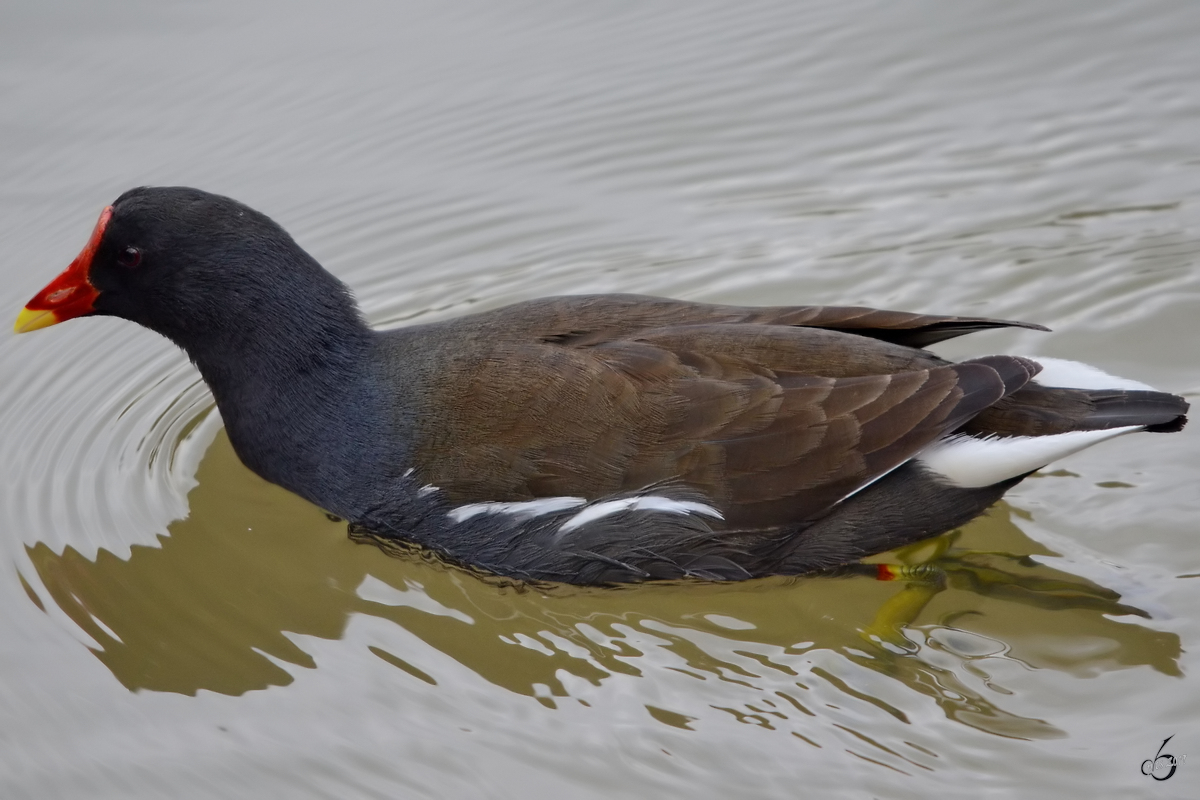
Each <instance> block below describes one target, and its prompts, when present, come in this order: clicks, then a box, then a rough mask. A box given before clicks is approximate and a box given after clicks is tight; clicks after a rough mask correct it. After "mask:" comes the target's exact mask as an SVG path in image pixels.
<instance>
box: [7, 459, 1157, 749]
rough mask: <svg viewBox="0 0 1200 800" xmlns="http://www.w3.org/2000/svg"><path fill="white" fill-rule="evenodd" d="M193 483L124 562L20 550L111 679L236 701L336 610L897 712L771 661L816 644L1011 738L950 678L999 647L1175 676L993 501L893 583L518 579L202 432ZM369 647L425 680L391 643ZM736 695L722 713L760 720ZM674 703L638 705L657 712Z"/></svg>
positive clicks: (1117, 612)
mask: <svg viewBox="0 0 1200 800" xmlns="http://www.w3.org/2000/svg"><path fill="white" fill-rule="evenodd" d="M198 479H199V486H198V487H197V488H196V489H195V490H194V491H193V492H192V494H191V497H190V501H191V509H192V513H191V516H190V518H189V519H187V520H183V521H180V522H177V523H175V524H173V525H172V526H171V534H170V536H166V537H163V538H162V540H161V546H160V547H157V548H154V547H135V548H133V551H132V554H131V556H130V558H129V559H128V560H121V559H118V558H116V557H115V556H113V555H111V554H109V553H107V552H105V551H101V552H100V554H99V556H98V557H97V559H96V560H95V561H89V560H87V559H85V558H83V557H81V556H80V555H79V554H78V553H77V552H75V551H73V550H70V549H68V550H67V551H66V552H65V553H63V554H62V555H58V554H55V553H53V552H52V551H51V550H50V549H49V548H47V547H46V546H44V545H37V546H34V547H32V548H30V549H29V554H30V557H31V559H32V561H33V563H34V565H35V567H36V569H37V572H38V575H39V576H40V578H41V581H42V583H43V584H44V586H45V587H46V589H47V591H48V592H49V594H50V596H51V597H53V599H54V601H55V602H57V603H58V604H59V605H60V606H61V607H62V609H63V610H64V611H65V612H66V613H67V614H68V615H69V616H70V617H71V618H72V619H73V620H74V621H75V622H76V623H77V624H78V625H79V626H80V627H81V628H83V629H84V630H85V631H87V633H88V634H89V635H91V636H92V637H93V638H94V639H95V640H96V642H98V643H99V644H100V649H98V650H97V651H96V656H97V657H98V658H99V659H100V660H101V661H102V662H103V663H104V664H105V665H106V666H107V667H108V668H109V669H110V670H112V672H113V674H114V675H115V676H116V677H117V679H118V680H119V681H120V682H121V683H122V684H124V685H125V686H126V687H128V688H129V689H133V690H138V689H149V690H155V691H169V692H180V693H184V694H194V693H195V692H197V691H199V690H201V689H206V690H210V691H214V692H220V693H224V694H231V695H236V694H241V693H244V692H248V691H250V690H253V689H262V688H265V687H267V686H271V685H284V684H287V683H289V682H290V681H291V680H292V677H291V675H289V673H288V671H287V670H285V669H284V668H283V667H281V666H279V664H280V663H286V664H292V665H296V666H297V667H307V668H313V667H315V664H314V662H313V660H312V658H311V657H310V656H309V655H308V654H306V653H305V652H304V651H303V650H302V649H301V648H300V647H299V646H297V644H295V643H294V642H293V640H292V639H291V638H289V635H288V634H301V635H309V636H316V637H321V638H325V639H337V638H339V637H341V636H342V635H343V633H344V631H345V630H346V626H347V624H348V621H349V620H350V619H351V618H352V616H353V615H356V614H365V615H372V616H375V617H380V618H384V619H387V620H391V621H392V622H394V623H396V624H397V625H400V626H402V627H403V628H405V629H406V630H408V631H410V632H411V633H413V634H415V635H416V636H418V637H419V638H420V639H422V640H423V641H424V642H426V643H428V644H429V645H431V646H432V647H434V648H437V650H439V651H441V652H442V653H445V654H448V655H450V656H452V657H453V658H454V659H456V660H457V661H458V662H460V663H461V664H463V665H465V666H467V667H468V668H470V669H471V670H473V671H474V672H475V673H477V674H478V675H480V676H482V677H483V678H485V679H487V680H488V681H490V682H492V683H493V684H496V685H498V686H501V687H504V688H506V689H509V690H511V691H514V692H519V693H522V694H535V686H536V685H539V684H540V685H544V686H549V687H551V694H553V695H558V696H563V695H565V694H566V693H567V689H566V688H565V687H564V685H563V682H562V681H561V680H559V678H558V677H556V676H557V675H558V674H559V673H558V671H559V670H565V671H566V672H567V673H569V674H571V675H575V676H578V677H581V678H583V679H585V680H587V681H589V682H590V683H592V684H598V683H601V682H603V681H604V679H605V678H606V677H607V676H609V675H611V674H615V673H625V674H632V675H641V674H644V673H650V672H652V671H653V670H656V669H664V668H665V667H663V666H661V663H662V662H661V660H655V659H650V658H644V656H646V655H647V653H648V650H649V648H651V647H654V648H662V649H665V650H667V651H670V652H671V654H672V658H673V663H676V664H680V666H679V667H670V668H671V669H679V670H682V671H685V672H687V673H688V674H692V675H693V676H694V677H697V678H700V679H703V680H724V681H735V682H736V681H738V680H747V679H749V680H751V681H752V679H753V678H754V677H755V670H758V671H759V673H760V674H767V673H768V672H769V673H770V674H772V675H776V676H777V675H779V674H780V673H781V672H783V673H788V674H791V675H795V676H796V677H797V680H796V681H795V683H794V685H795V687H796V692H794V693H786V692H784V693H779V692H776V693H775V694H783V695H784V697H783V699H784V700H785V701H787V703H788V704H789V706H790V707H787V708H784V707H776V708H775V709H774V710H771V711H770V714H771V715H774V716H775V717H776V718H778V717H782V716H786V715H787V714H796V713H799V714H812V713H814V712H813V711H812V710H810V709H808V708H806V707H805V705H804V699H803V694H804V690H805V689H807V688H808V686H806V681H811V680H823V681H825V682H827V683H828V684H831V685H833V686H834V687H836V688H837V690H838V691H840V692H844V693H846V694H853V695H854V696H856V697H859V698H860V699H866V700H868V701H869V702H872V703H873V704H875V705H876V706H878V707H879V708H881V709H883V710H884V711H886V712H887V713H889V714H891V715H892V716H894V717H897V718H899V719H901V720H905V719H906V717H905V713H904V711H903V710H902V709H900V708H897V707H896V705H897V704H896V703H895V702H891V701H887V700H884V699H879V698H871V697H866V698H864V697H863V696H862V692H861V691H859V690H857V689H855V688H853V687H851V686H849V685H847V684H845V683H844V682H843V681H841V680H840V679H839V678H838V677H837V676H834V675H831V674H829V672H828V670H826V669H824V668H823V667H820V666H817V667H813V668H811V669H810V670H809V673H808V675H807V676H805V675H803V674H800V673H798V672H797V671H796V669H794V668H793V667H794V666H795V664H794V663H792V662H793V660H794V658H795V657H796V656H797V655H803V654H810V655H811V654H812V653H813V652H816V651H818V650H825V651H829V652H832V653H837V654H840V657H841V658H844V659H849V660H851V661H854V662H856V663H857V664H859V665H861V666H864V667H867V668H868V669H871V670H874V671H875V672H877V673H882V674H884V675H886V676H889V677H890V678H893V679H894V680H895V681H896V682H897V683H898V684H899V685H902V686H905V687H907V691H908V692H916V693H919V694H920V695H924V696H928V697H932V698H933V699H934V700H935V701H936V702H937V703H938V704H939V705H940V706H941V708H942V709H943V710H944V712H945V713H946V714H947V715H948V716H950V717H952V718H954V719H957V720H960V721H962V722H964V723H965V724H969V725H971V726H973V727H977V728H982V729H984V730H989V731H992V732H994V733H998V734H1003V735H1011V736H1020V737H1040V736H1054V735H1057V734H1058V731H1057V729H1056V728H1055V727H1054V726H1053V725H1052V724H1050V723H1048V722H1043V721H1040V720H1036V719H1029V718H1025V717H1020V716H1016V715H1012V714H1009V713H1007V712H1005V711H1004V710H1003V709H1002V707H1001V706H1002V705H1003V700H1004V697H1005V694H1006V691H1007V690H1004V689H1003V688H1002V687H995V689H996V690H995V691H990V688H991V684H990V683H988V682H987V681H985V682H984V684H983V685H985V686H987V687H989V689H985V690H983V691H981V690H980V689H979V687H978V686H976V687H975V688H971V687H970V686H968V685H966V684H965V683H964V681H963V680H962V679H961V674H960V672H959V670H961V669H962V668H966V669H967V670H968V671H969V672H970V671H971V670H972V669H974V672H973V673H972V674H984V673H985V672H986V664H985V661H986V660H987V659H988V658H994V657H997V656H999V657H1002V658H1007V659H1010V660H1012V659H1015V660H1016V661H1019V662H1022V663H1023V664H1025V665H1027V666H1029V667H1033V668H1051V669H1056V670H1063V671H1069V672H1071V673H1073V674H1077V675H1080V676H1087V675H1092V674H1096V673H1097V672H1099V671H1103V670H1106V669H1112V668H1117V667H1121V666H1138V665H1145V666H1150V667H1152V668H1154V669H1156V670H1158V671H1160V672H1163V673H1167V674H1178V666H1177V663H1176V660H1177V658H1178V656H1179V653H1180V643H1179V640H1178V638H1177V637H1176V636H1175V635H1173V634H1169V633H1162V632H1159V631H1155V630H1152V629H1149V628H1147V627H1145V626H1143V625H1140V624H1137V622H1138V615H1143V616H1144V612H1141V611H1139V610H1137V609H1135V608H1131V607H1129V606H1126V605H1122V604H1121V603H1120V597H1119V595H1118V594H1117V593H1116V592H1114V591H1112V590H1110V589H1106V588H1103V587H1100V586H1096V585H1094V584H1092V583H1090V582H1088V581H1086V580H1084V579H1082V578H1079V577H1077V576H1074V575H1069V574H1066V573H1064V572H1061V571H1058V570H1055V569H1052V568H1050V567H1047V566H1045V565H1042V564H1038V563H1036V562H1035V561H1033V560H1031V559H1029V558H1028V557H1027V554H1037V553H1046V552H1047V551H1046V550H1045V549H1044V548H1041V547H1040V546H1039V545H1037V544H1036V543H1035V542H1033V541H1031V540H1030V539H1028V538H1027V537H1026V536H1025V535H1024V534H1023V533H1022V532H1021V530H1020V529H1019V528H1018V527H1017V526H1016V525H1014V524H1013V523H1012V521H1011V520H1010V514H1011V513H1012V511H1011V510H1010V509H1008V507H1006V506H1003V505H1001V506H999V507H998V508H996V509H994V510H993V511H992V513H990V514H989V515H988V516H987V517H985V518H983V519H981V520H979V521H977V522H976V523H974V524H972V525H971V526H969V527H968V528H967V529H965V530H964V531H962V532H959V533H957V534H952V535H950V536H947V537H942V538H940V539H938V540H936V541H935V542H933V543H926V544H923V545H921V546H918V547H916V548H913V549H911V550H910V551H908V552H902V553H898V554H892V555H891V556H889V557H887V558H884V559H881V560H885V561H890V562H892V563H895V562H896V561H897V560H900V561H902V562H907V563H910V564H915V563H923V564H926V565H927V566H926V567H923V568H922V569H920V570H918V571H917V572H918V573H920V575H919V576H918V578H917V579H914V580H910V581H908V582H907V583H906V582H896V581H879V580H876V579H875V578H874V577H873V573H874V570H871V573H872V574H870V575H867V574H849V575H844V576H841V577H828V578H808V579H799V580H797V579H791V580H783V579H778V580H775V579H772V580H760V581H753V582H748V583H743V584H700V583H690V584H686V583H685V584H677V585H660V586H643V587H631V588H620V589H578V588H571V587H553V588H544V587H536V588H531V587H519V586H513V585H505V584H499V583H497V582H494V581H488V580H481V579H479V578H478V577H476V576H474V575H471V574H469V573H466V572H463V571H460V570H457V569H453V568H447V567H445V566H442V565H439V564H430V563H427V562H426V561H424V560H422V559H421V558H415V557H410V558H394V557H389V556H387V555H385V554H384V553H383V552H381V551H380V550H379V549H377V548H375V547H371V546H362V545H358V544H355V543H353V542H351V541H350V540H349V539H348V538H347V536H346V530H345V525H344V524H342V523H338V522H333V521H330V520H328V519H326V517H325V516H324V515H323V514H322V513H321V512H320V511H319V510H317V509H316V508H314V507H312V506H310V505H308V504H306V503H304V502H303V501H300V500H298V499H297V498H295V497H293V496H292V495H290V494H288V493H286V492H284V491H282V490H280V489H278V488H276V487H273V486H270V485H268V484H266V483H264V482H262V481H260V480H259V479H257V478H256V477H254V476H253V475H251V474H250V473H249V472H247V471H246V470H245V469H244V468H243V467H242V466H241V465H240V464H239V463H238V462H237V460H236V458H235V457H234V455H233V453H232V451H231V449H230V447H229V444H228V441H227V440H226V439H225V438H224V436H223V435H222V436H220V437H219V438H218V439H217V441H216V442H215V443H214V444H213V446H212V447H211V448H210V449H209V451H208V454H207V455H206V457H205V459H204V461H203V463H202V465H201V467H200V471H199V474H198ZM1112 616H1120V617H1122V619H1121V620H1120V621H1118V620H1115V619H1111V618H1110V617H1112ZM633 634H637V635H633ZM906 635H907V638H906ZM647 642H653V644H647ZM797 643H799V644H797ZM370 650H371V652H372V653H373V654H374V655H376V656H378V657H380V658H382V659H383V660H385V661H387V662H388V663H390V664H393V665H395V666H397V667H399V668H401V669H404V670H406V671H408V672H409V673H410V674H412V675H414V676H416V677H418V678H420V679H421V680H424V681H426V682H428V683H433V684H437V682H438V677H439V676H438V675H436V674H433V675H430V674H426V673H425V672H423V671H422V670H421V669H418V668H417V667H415V666H412V665H411V664H410V663H409V661H408V660H406V658H405V655H406V654H405V653H396V652H387V651H384V650H382V649H380V648H375V647H372V648H370ZM947 658H949V659H950V662H947V661H946V659H947ZM976 662H977V663H978V664H979V665H981V666H979V667H978V668H977V669H976V668H974V667H972V664H973V663H976ZM789 664H791V666H789ZM948 664H949V665H948ZM755 665H758V667H756V666H755ZM760 667H761V669H759V668H760ZM739 676H740V677H739ZM746 685H747V686H749V685H750V684H749V683H747V684H746ZM748 694H750V695H753V691H751V690H748ZM542 700H543V702H545V703H547V704H553V702H554V701H553V699H552V698H545V697H543V698H542ZM755 702H756V700H755V699H754V698H753V697H748V698H747V703H746V706H745V708H742V709H725V710H728V711H730V712H731V713H734V714H741V715H744V716H745V717H746V718H747V720H748V721H757V722H759V723H760V724H768V725H769V724H770V723H771V719H770V718H769V716H767V715H764V714H763V713H759V712H760V711H761V710H762V707H761V703H760V704H759V705H757V706H756V705H754V703H755ZM688 711H689V709H687V708H678V709H674V710H662V709H651V712H652V713H654V714H655V716H656V718H657V719H659V720H660V721H663V722H666V723H668V724H678V725H685V724H686V721H687V719H688V716H687V715H688ZM817 713H819V712H817Z"/></svg>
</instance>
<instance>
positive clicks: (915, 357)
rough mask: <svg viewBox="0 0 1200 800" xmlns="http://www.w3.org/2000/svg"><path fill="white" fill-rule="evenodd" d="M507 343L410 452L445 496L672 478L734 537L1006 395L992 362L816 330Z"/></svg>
mask: <svg viewBox="0 0 1200 800" xmlns="http://www.w3.org/2000/svg"><path fill="white" fill-rule="evenodd" d="M505 338H506V337H503V336H495V337H493V338H492V339H491V344H486V345H484V344H480V343H478V341H476V343H475V344H474V347H475V348H477V351H478V352H476V353H474V354H473V355H471V356H469V357H466V356H464V354H463V353H462V352H460V353H459V359H460V366H459V369H457V370H455V375H456V376H457V377H455V378H453V379H449V380H448V381H446V380H443V382H442V383H441V385H440V386H439V400H440V402H441V403H442V404H443V405H442V406H441V408H440V410H439V413H438V414H437V419H436V420H433V421H430V422H428V423H427V424H426V425H425V426H424V431H423V434H422V438H421V439H420V441H419V442H418V452H417V463H418V467H419V470H420V474H421V476H422V480H425V481H428V482H429V483H431V484H433V485H436V486H438V487H439V488H441V489H442V490H443V491H445V492H446V494H447V496H448V497H449V498H450V499H451V500H452V501H454V502H478V501H489V500H490V501H511V500H523V499H531V498H534V497H547V496H561V495H570V496H579V497H585V498H588V499H594V498H598V497H602V496H605V495H607V494H611V493H614V492H620V491H623V490H632V489H638V488H642V487H644V486H647V485H651V484H654V483H657V482H660V481H672V480H677V481H682V482H684V483H686V484H688V485H691V486H693V487H695V488H697V489H699V490H700V491H702V492H704V494H705V495H706V496H707V497H709V498H710V499H711V500H712V502H713V503H714V504H715V505H716V506H717V507H718V508H719V509H720V510H721V511H722V513H723V514H724V515H725V518H726V520H727V524H728V526H729V527H730V528H731V529H739V528H741V529H748V528H762V527H772V526H778V525H782V524H786V523H794V522H799V521H802V520H805V519H809V518H812V517H815V516H818V515H819V514H821V513H822V512H824V511H825V510H826V509H828V508H829V507H830V506H831V505H832V504H834V503H836V502H837V501H838V500H839V499H841V498H842V497H844V496H846V495H847V494H849V493H851V492H853V491H855V490H856V489H858V488H861V487H862V486H864V485H865V484H867V483H869V482H870V481H871V480H873V479H875V478H877V477H879V476H880V475H883V474H885V473H886V472H887V471H889V470H890V469H892V468H894V467H896V466H897V465H899V464H901V463H903V462H904V461H905V460H907V459H908V458H910V457H911V456H912V455H913V453H915V452H916V451H917V450H919V449H920V448H921V447H923V446H925V445H926V444H928V443H929V442H931V441H933V440H934V439H935V438H937V437H938V436H940V435H941V434H942V433H944V432H945V431H948V430H951V429H953V428H955V427H958V426H959V425H961V424H963V423H964V422H965V421H966V420H967V419H969V418H970V417H971V416H973V415H974V414H976V413H978V412H979V411H980V410H982V409H983V408H986V407H987V406H988V405H991V404H992V403H994V402H996V401H997V400H999V399H1000V398H1001V397H1002V396H1003V395H1004V394H1005V393H1006V391H1007V390H1006V387H1005V379H1004V378H1002V377H1001V375H1000V374H999V373H998V372H997V370H996V369H994V368H993V367H992V366H989V365H987V364H982V363H967V364H959V365H947V364H945V363H944V362H941V361H939V360H937V359H935V358H934V357H932V356H929V355H928V354H924V353H921V351H916V350H911V349H909V348H902V347H896V346H894V345H890V344H887V343H885V342H877V341H872V340H870V339H865V338H863V337H861V336H851V335H847V334H845V333H839V332H835V331H824V330H816V329H809V328H795V327H786V326H776V325H762V324H748V323H744V322H743V323H723V324H716V325H712V324H709V325H684V326H675V327H662V328H657V329H652V330H647V331H644V332H643V333H641V334H640V335H637V336H636V337H633V338H630V339H622V340H616V341H613V340H611V339H610V340H608V341H603V342H600V343H597V344H590V343H584V342H582V341H580V340H577V341H573V342H571V343H569V344H564V343H560V342H526V343H520V342H511V341H506V340H505ZM464 358H467V363H462V359H464ZM1016 371H1017V372H1018V373H1020V375H1022V376H1024V379H1025V380H1027V379H1028V375H1027V374H1025V373H1024V372H1021V369H1020V367H1019V366H1018V367H1016Z"/></svg>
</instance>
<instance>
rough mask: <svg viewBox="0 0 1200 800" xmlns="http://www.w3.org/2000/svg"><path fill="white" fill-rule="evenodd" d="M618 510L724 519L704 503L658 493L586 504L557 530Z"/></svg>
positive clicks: (574, 526) (567, 529) (591, 520)
mask: <svg viewBox="0 0 1200 800" xmlns="http://www.w3.org/2000/svg"><path fill="white" fill-rule="evenodd" d="M620 511H663V512H666V513H668V514H703V515H704V516H706V517H715V518H716V519H725V517H724V515H723V514H721V512H720V511H718V510H717V509H715V508H713V507H712V506H710V505H705V504H704V503H696V502H693V501H691V500H672V499H671V498H669V497H660V496H659V495H647V496H645V497H625V498H622V499H620V500H605V501H604V502H603V503H596V504H595V505H592V506H588V507H587V508H585V509H584V510H583V511H580V512H579V513H578V514H576V515H575V516H573V517H571V518H570V519H569V520H567V521H566V522H564V523H563V524H562V526H561V527H560V528H559V529H558V532H559V533H566V532H567V531H573V530H575V529H576V528H578V527H579V526H581V525H586V524H588V523H589V522H595V521H596V520H598V519H601V518H603V517H607V516H608V515H610V514H616V513H617V512H620Z"/></svg>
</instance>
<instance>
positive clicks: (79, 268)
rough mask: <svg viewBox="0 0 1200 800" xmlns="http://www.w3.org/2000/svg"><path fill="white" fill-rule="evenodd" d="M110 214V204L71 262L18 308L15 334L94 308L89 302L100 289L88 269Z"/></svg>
mask: <svg viewBox="0 0 1200 800" xmlns="http://www.w3.org/2000/svg"><path fill="white" fill-rule="evenodd" d="M112 214H113V210H112V206H107V207H106V208H105V209H104V211H102V212H101V213H100V219H99V220H98V221H97V222H96V229H95V230H93V231H92V236H91V238H90V239H88V242H87V244H86V245H84V247H83V252H81V253H80V254H79V255H78V256H77V257H76V258H75V260H74V261H72V262H71V266H69V267H67V268H66V270H64V271H63V273H62V274H61V275H59V276H58V277H57V278H55V279H54V280H52V281H50V283H49V285H47V286H46V288H45V289H42V290H41V291H40V292H38V293H37V294H35V295H34V296H33V299H32V300H30V301H29V302H28V303H26V304H25V308H23V309H21V313H20V314H18V315H17V323H16V325H14V326H13V329H14V330H15V331H16V332H17V333H25V332H26V331H36V330H37V329H38V328H47V327H49V326H51V325H54V324H57V323H59V322H62V321H64V320H68V319H73V318H74V317H80V316H83V315H84V314H87V313H88V312H90V311H92V310H93V307H92V303H94V302H95V301H96V298H97V297H99V296H100V292H98V291H97V290H96V287H94V286H92V283H91V281H89V280H88V272H89V271H90V270H91V268H92V259H93V258H95V257H96V250H97V249H99V247H100V240H101V238H103V237H104V229H105V228H106V227H108V221H109V220H110V219H112Z"/></svg>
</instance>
